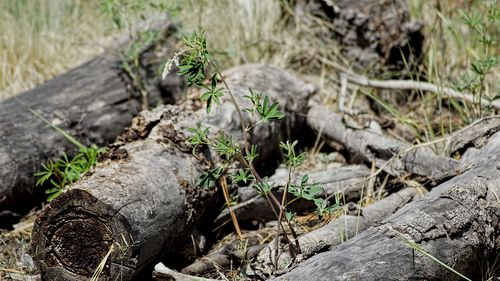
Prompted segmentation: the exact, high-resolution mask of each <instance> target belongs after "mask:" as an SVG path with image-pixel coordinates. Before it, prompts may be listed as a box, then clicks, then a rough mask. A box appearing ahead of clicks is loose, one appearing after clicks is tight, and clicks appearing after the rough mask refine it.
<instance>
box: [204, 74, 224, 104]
mask: <svg viewBox="0 0 500 281" xmlns="http://www.w3.org/2000/svg"><path fill="white" fill-rule="evenodd" d="M215 76H216V75H215V74H214V75H213V77H212V85H211V87H210V88H209V87H206V86H203V88H204V89H206V90H207V91H206V92H204V93H203V94H202V95H201V97H200V99H201V100H206V101H207V113H210V110H211V109H212V105H213V103H214V102H215V103H217V104H220V98H221V97H222V96H224V92H223V91H222V88H217V82H213V81H215V79H216V78H215Z"/></svg>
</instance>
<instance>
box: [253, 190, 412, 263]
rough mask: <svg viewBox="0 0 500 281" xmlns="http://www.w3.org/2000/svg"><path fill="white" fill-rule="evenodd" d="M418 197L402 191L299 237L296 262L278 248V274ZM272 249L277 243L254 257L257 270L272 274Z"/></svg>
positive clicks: (354, 233)
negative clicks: (299, 252)
mask: <svg viewBox="0 0 500 281" xmlns="http://www.w3.org/2000/svg"><path fill="white" fill-rule="evenodd" d="M418 197H419V192H418V191H417V190H416V189H415V188H405V189H403V190H401V191H399V192H397V193H393V194H391V195H389V196H388V197H386V198H384V199H382V200H380V201H377V202H375V203H373V204H371V205H368V206H367V207H364V208H362V209H357V210H356V209H354V210H352V211H350V213H346V214H344V215H342V216H340V217H339V218H337V219H335V220H333V221H331V222H329V223H328V224H326V225H324V226H322V227H320V228H318V229H315V230H313V231H311V232H308V233H306V234H304V235H302V236H300V237H299V238H298V239H299V244H300V249H301V250H302V253H301V254H299V255H298V256H297V257H295V258H294V257H292V256H291V255H290V250H289V249H288V248H289V245H281V246H280V247H282V248H280V254H279V256H278V267H277V270H284V269H286V268H287V267H289V266H291V265H293V263H294V262H300V261H303V260H305V259H308V258H309V257H311V256H313V255H315V254H318V253H321V252H325V251H328V250H330V249H331V248H332V247H334V246H337V245H340V244H342V243H344V242H345V241H347V240H348V239H351V238H353V237H354V236H356V235H358V233H361V232H362V231H364V230H365V229H367V228H369V227H370V226H372V225H374V224H376V223H377V222H380V221H382V220H383V219H385V218H386V217H388V216H390V215H392V214H394V213H395V212H396V211H397V210H398V209H400V208H402V207H403V206H404V205H406V204H407V203H408V202H410V201H412V200H413V199H414V198H418ZM275 249H276V243H275V241H272V242H270V243H269V244H268V246H267V247H266V248H265V249H264V250H263V251H261V252H260V254H259V256H258V257H257V261H258V263H259V265H260V266H262V265H264V266H266V267H268V268H270V269H271V268H272V269H273V270H274V263H275V261H276V258H275V254H276V250H275Z"/></svg>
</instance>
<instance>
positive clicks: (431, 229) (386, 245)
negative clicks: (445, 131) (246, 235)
mask: <svg viewBox="0 0 500 281" xmlns="http://www.w3.org/2000/svg"><path fill="white" fill-rule="evenodd" d="M477 125H479V126H480V125H481V124H480V123H479V124H477ZM472 131H480V130H472ZM481 137H482V136H479V138H481ZM457 138H459V136H457ZM476 144H477V146H475V147H469V148H468V149H466V150H464V154H463V156H462V159H463V160H462V162H461V166H463V167H465V166H466V167H471V168H470V169H469V170H467V171H465V172H464V173H462V174H460V175H458V176H456V177H454V178H452V179H450V180H448V181H446V182H444V183H442V184H441V185H439V186H437V187H435V188H433V189H432V191H431V192H429V193H428V194H427V195H426V196H425V197H424V198H422V199H420V200H415V201H413V202H410V203H408V204H407V205H405V206H404V207H403V208H401V209H400V210H399V211H397V212H396V213H395V214H394V215H392V216H391V217H389V218H387V219H386V220H384V221H383V222H382V223H380V224H378V225H376V226H373V227H372V228H370V229H368V230H366V231H365V232H363V233H361V234H359V235H358V236H356V237H355V238H353V239H352V240H349V241H347V242H346V243H344V244H342V245H340V246H337V247H334V248H333V249H332V250H331V251H328V252H324V253H320V254H318V255H315V256H313V257H311V258H310V259H308V260H306V261H305V262H303V263H302V264H300V265H298V266H297V267H296V268H295V269H293V270H291V271H290V272H288V273H286V274H284V275H282V276H280V277H279V278H277V280H304V281H306V280H378V279H380V280H382V279H383V280H386V279H392V280H417V279H418V280H460V278H461V277H460V276H458V275H455V273H452V272H450V271H449V270H448V268H446V267H444V266H442V263H444V264H446V265H448V266H449V267H452V268H453V269H454V270H456V271H457V272H460V273H461V274H463V275H465V276H468V277H469V278H472V279H476V278H477V279H479V278H481V276H477V274H478V273H480V272H481V271H480V269H479V267H480V266H481V264H480V263H481V261H484V262H485V263H487V261H488V260H489V259H490V258H491V259H494V258H495V257H496V255H497V254H498V241H499V240H498V239H499V237H500V231H499V229H500V228H499V220H498V216H499V213H500V201H499V200H498V197H497V196H496V194H499V193H500V185H499V184H498V183H499V182H500V170H499V169H498V168H497V163H498V162H499V161H500V154H499V153H498V152H499V151H500V133H499V132H497V133H495V134H493V135H491V136H490V137H489V138H488V139H487V140H484V139H483V141H481V142H476ZM400 235H403V236H404V239H402V238H401V236H400ZM408 241H411V243H412V245H417V246H418V248H419V249H421V250H422V251H424V252H425V253H427V254H426V255H423V254H420V253H417V252H415V250H414V247H410V246H409V245H408V244H407V242H408ZM430 256H432V257H434V259H431V258H429V257H430ZM436 260H439V261H440V262H441V264H440V263H438V262H436Z"/></svg>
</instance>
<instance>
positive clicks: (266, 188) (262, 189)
mask: <svg viewBox="0 0 500 281" xmlns="http://www.w3.org/2000/svg"><path fill="white" fill-rule="evenodd" d="M268 180H269V178H268V177H264V178H263V179H262V181H261V182H257V183H255V184H254V185H253V187H254V188H255V189H257V191H258V192H259V193H260V194H261V195H265V194H268V193H269V192H271V190H272V189H273V187H272V186H271V185H270V184H269V181H268Z"/></svg>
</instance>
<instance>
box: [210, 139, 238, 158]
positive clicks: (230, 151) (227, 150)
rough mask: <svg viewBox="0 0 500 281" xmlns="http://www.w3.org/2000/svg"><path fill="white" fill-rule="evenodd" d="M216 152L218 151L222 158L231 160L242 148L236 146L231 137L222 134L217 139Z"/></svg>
mask: <svg viewBox="0 0 500 281" xmlns="http://www.w3.org/2000/svg"><path fill="white" fill-rule="evenodd" d="M215 151H217V153H219V155H220V156H221V157H223V158H225V159H227V160H231V159H233V157H234V156H235V155H237V154H238V153H239V152H240V147H239V145H237V144H234V142H233V138H232V137H231V136H228V135H226V134H225V133H221V134H219V136H218V137H217V138H216V139H215Z"/></svg>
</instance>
